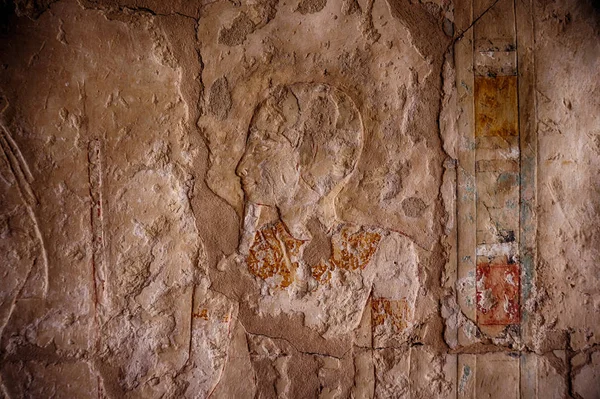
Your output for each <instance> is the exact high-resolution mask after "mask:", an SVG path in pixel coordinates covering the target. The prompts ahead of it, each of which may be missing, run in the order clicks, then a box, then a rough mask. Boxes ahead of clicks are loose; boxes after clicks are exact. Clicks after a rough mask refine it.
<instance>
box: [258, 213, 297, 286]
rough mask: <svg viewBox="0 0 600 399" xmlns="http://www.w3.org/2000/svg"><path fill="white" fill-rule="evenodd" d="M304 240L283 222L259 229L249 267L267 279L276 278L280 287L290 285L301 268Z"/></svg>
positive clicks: (276, 283)
mask: <svg viewBox="0 0 600 399" xmlns="http://www.w3.org/2000/svg"><path fill="white" fill-rule="evenodd" d="M302 244H303V241H302V240H297V239H296V238H294V237H293V236H292V235H291V234H290V233H289V232H288V231H287V229H286V227H285V225H284V224H283V223H282V222H280V221H279V222H277V223H274V224H269V225H267V226H265V227H262V228H261V229H260V230H258V231H257V232H256V235H255V236H254V242H253V243H252V246H251V247H250V252H249V254H248V258H247V264H248V270H249V271H250V273H252V274H253V275H255V276H256V277H260V278H261V279H263V280H267V279H272V278H275V281H273V283H274V285H275V286H276V287H280V288H286V287H289V286H290V285H291V284H292V282H293V279H294V274H295V271H296V269H297V268H298V261H297V259H298V255H299V252H300V247H301V246H302Z"/></svg>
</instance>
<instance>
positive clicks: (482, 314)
mask: <svg viewBox="0 0 600 399" xmlns="http://www.w3.org/2000/svg"><path fill="white" fill-rule="evenodd" d="M519 286H520V267H519V265H517V264H509V265H505V264H499V265H496V264H489V263H480V264H478V265H477V289H476V299H477V323H478V324H479V325H486V326H490V325H510V324H518V323H519V320H520V315H519V292H520V291H519Z"/></svg>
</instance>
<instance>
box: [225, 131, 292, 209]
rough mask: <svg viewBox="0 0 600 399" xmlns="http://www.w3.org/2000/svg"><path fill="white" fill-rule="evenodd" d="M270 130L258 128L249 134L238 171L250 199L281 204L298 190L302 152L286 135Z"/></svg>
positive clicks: (257, 202)
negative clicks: (300, 155) (299, 153)
mask: <svg viewBox="0 0 600 399" xmlns="http://www.w3.org/2000/svg"><path fill="white" fill-rule="evenodd" d="M271 133H273V132H269V131H266V130H263V131H260V130H258V131H255V132H252V133H251V134H250V137H249V140H248V143H247V145H246V151H245V152H244V155H243V156H242V159H241V160H240V163H239V165H238V167H237V171H236V172H237V175H238V176H239V177H240V179H241V180H242V187H243V189H244V193H245V195H246V198H247V199H248V200H249V201H250V202H253V203H256V204H261V205H269V206H278V205H279V204H281V203H284V202H286V200H289V199H291V198H292V197H293V196H294V193H295V192H296V190H297V185H298V180H299V176H300V175H299V166H298V161H299V155H298V151H297V150H296V149H295V148H294V146H293V144H292V143H291V142H290V141H288V139H286V137H285V136H284V135H282V134H278V133H276V132H275V133H274V134H271Z"/></svg>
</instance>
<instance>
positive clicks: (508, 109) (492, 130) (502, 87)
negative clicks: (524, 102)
mask: <svg viewBox="0 0 600 399" xmlns="http://www.w3.org/2000/svg"><path fill="white" fill-rule="evenodd" d="M518 115H519V113H518V103H517V77H516V76H496V77H487V76H476V77H475V134H476V135H477V136H480V137H481V136H501V137H506V136H517V135H518V134H519V124H518Z"/></svg>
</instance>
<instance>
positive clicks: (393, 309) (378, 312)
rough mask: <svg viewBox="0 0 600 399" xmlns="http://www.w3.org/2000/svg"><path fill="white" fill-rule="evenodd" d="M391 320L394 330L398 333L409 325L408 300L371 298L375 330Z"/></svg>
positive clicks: (372, 321)
mask: <svg viewBox="0 0 600 399" xmlns="http://www.w3.org/2000/svg"><path fill="white" fill-rule="evenodd" d="M386 321H387V322H389V323H390V324H391V326H392V328H393V331H394V332H396V333H398V332H401V331H403V330H404V329H405V328H406V327H408V302H407V300H406V298H402V299H397V300H396V299H388V298H372V299H371V326H372V328H373V330H375V328H376V327H378V326H383V325H385V324H386Z"/></svg>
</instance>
